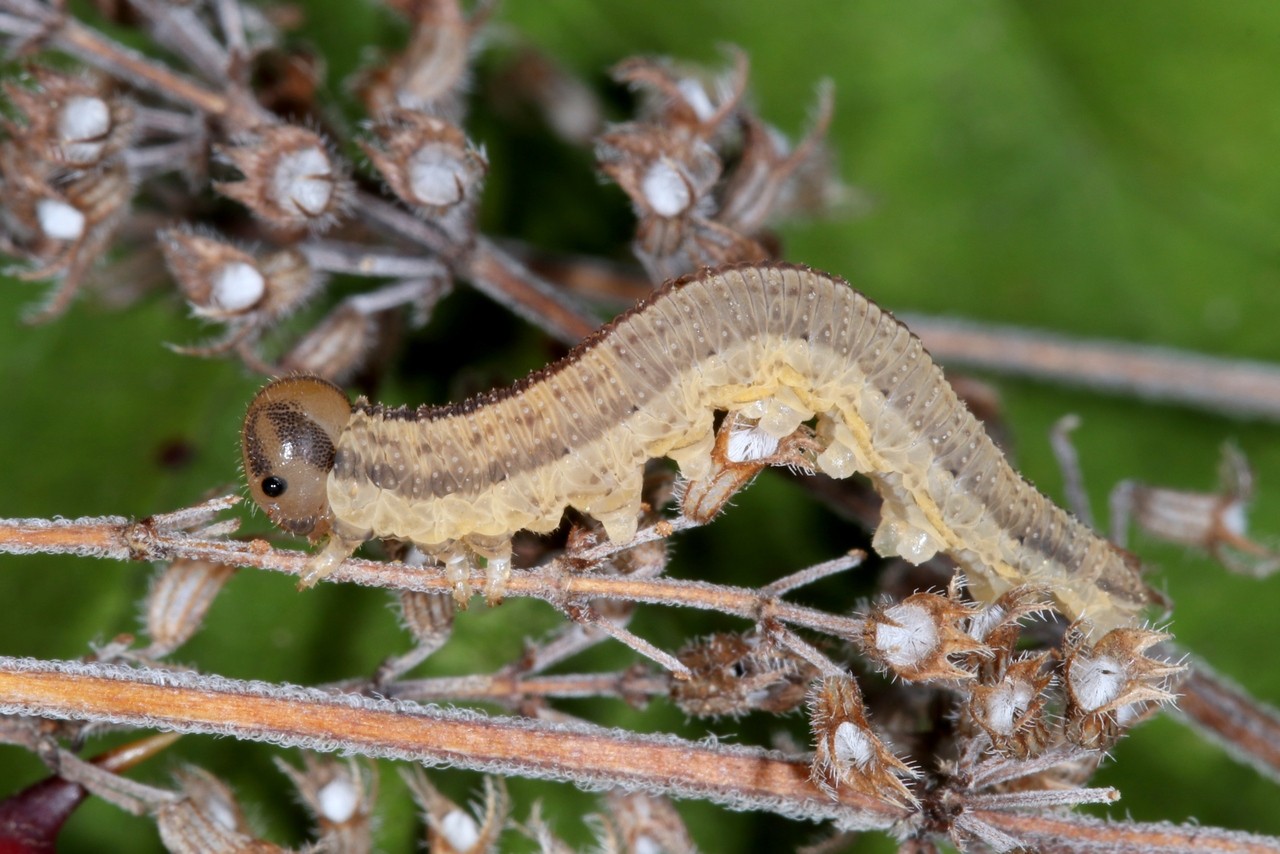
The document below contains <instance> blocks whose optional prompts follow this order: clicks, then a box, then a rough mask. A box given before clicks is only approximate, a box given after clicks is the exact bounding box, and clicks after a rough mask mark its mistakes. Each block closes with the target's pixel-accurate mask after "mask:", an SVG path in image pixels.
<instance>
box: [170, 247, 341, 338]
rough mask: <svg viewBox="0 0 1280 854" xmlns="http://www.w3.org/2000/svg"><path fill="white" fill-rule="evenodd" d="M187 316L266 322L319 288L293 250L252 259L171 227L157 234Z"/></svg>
mask: <svg viewBox="0 0 1280 854" xmlns="http://www.w3.org/2000/svg"><path fill="white" fill-rule="evenodd" d="M158 240H159V243H160V248H161V251H162V252H163V253H164V259H165V263H166V265H167V266H168V267H169V271H170V272H171V273H172V274H173V277H174V278H175V279H176V280H177V281H178V285H179V287H180V288H181V289H182V294H183V296H185V297H186V298H187V301H188V302H189V303H190V304H191V309H192V311H193V312H194V313H195V314H197V315H199V316H201V317H206V318H209V319H212V320H223V321H232V320H235V321H244V322H250V323H258V322H265V321H267V320H271V319H274V318H278V317H280V316H281V315H282V314H285V313H287V312H289V311H291V310H292V309H294V308H296V307H297V306H298V305H299V304H300V303H301V302H302V301H303V300H304V299H306V298H307V297H308V296H310V295H311V293H312V291H313V290H314V289H315V287H316V285H317V284H318V282H317V280H316V278H315V277H314V276H313V275H312V273H311V268H310V267H309V266H308V265H307V263H306V259H305V258H304V257H303V256H302V254H301V253H300V252H297V251H295V250H289V249H286V250H282V251H280V252H274V253H271V254H269V255H266V256H263V257H261V258H257V257H255V256H253V255H251V254H250V253H248V252H246V251H245V250H243V249H240V248H238V247H236V246H233V245H231V244H230V243H227V242H225V241H223V240H221V239H220V238H217V237H214V236H211V235H207V234H201V233H199V232H195V231H190V230H188V229H185V228H171V229H167V230H165V231H162V232H160V234H159V235H158Z"/></svg>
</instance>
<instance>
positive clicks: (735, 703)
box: [671, 634, 818, 717]
mask: <svg viewBox="0 0 1280 854" xmlns="http://www.w3.org/2000/svg"><path fill="white" fill-rule="evenodd" d="M677 657H678V658H679V659H680V663H681V664H684V665H685V666H686V667H688V668H689V670H690V672H691V675H690V678H689V679H686V680H677V681H673V682H672V684H671V699H672V701H673V702H674V703H675V704H676V705H677V706H679V707H680V708H681V709H682V710H683V711H684V712H685V713H686V714H690V715H695V716H698V717H718V716H720V715H734V716H737V715H744V714H747V713H748V712H753V711H765V712H771V713H774V714H785V713H786V712H789V711H791V710H792V709H794V708H796V707H797V706H799V705H800V703H801V702H803V701H804V698H805V691H806V688H807V687H808V684H809V682H810V681H812V680H813V679H814V678H815V677H817V676H818V672H817V670H816V668H814V667H813V665H811V664H809V663H808V662H806V661H803V660H801V659H798V658H796V657H795V656H792V655H788V654H787V653H786V652H785V651H783V650H779V649H777V648H776V647H774V646H773V645H772V644H770V643H768V642H767V641H766V640H764V639H763V638H761V637H760V636H759V635H754V634H750V635H736V634H717V635H712V636H711V637H709V638H707V639H705V640H704V641H701V642H700V643H697V644H695V645H693V646H690V647H687V648H686V649H684V650H682V651H681V652H680V653H679V654H678V655H677Z"/></svg>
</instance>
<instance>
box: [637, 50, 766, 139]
mask: <svg viewBox="0 0 1280 854" xmlns="http://www.w3.org/2000/svg"><path fill="white" fill-rule="evenodd" d="M729 55H730V58H731V60H732V62H733V68H732V69H731V70H730V71H729V72H727V73H724V74H721V75H718V76H712V77H708V75H706V74H705V73H703V72H702V71H700V70H696V69H682V68H679V67H677V66H676V65H675V64H673V63H672V62H670V61H669V60H666V59H662V58H651V57H634V58H631V59H626V60H623V61H622V62H620V63H618V64H617V65H616V66H614V68H613V72H612V73H613V79H614V80H617V81H618V82H619V83H623V84H626V85H627V86H630V87H631V88H632V89H635V90H637V91H638V92H639V93H640V95H641V96H642V98H643V99H644V103H643V105H642V114H643V116H644V118H645V120H646V121H647V122H649V123H652V124H655V125H661V126H663V127H665V128H667V129H668V130H669V132H670V133H673V134H677V135H682V136H698V137H702V138H703V139H710V138H711V137H712V136H713V135H714V134H715V133H716V132H717V131H718V130H719V129H720V127H721V126H722V125H723V124H724V122H725V120H726V119H728V118H729V116H731V115H733V113H734V111H735V110H736V109H737V107H738V104H739V103H740V102H741V101H742V96H743V94H744V93H745V92H746V89H747V72H748V67H749V66H748V62H747V55H746V54H745V53H743V52H742V51H740V50H738V49H736V48H732V49H730V51H729Z"/></svg>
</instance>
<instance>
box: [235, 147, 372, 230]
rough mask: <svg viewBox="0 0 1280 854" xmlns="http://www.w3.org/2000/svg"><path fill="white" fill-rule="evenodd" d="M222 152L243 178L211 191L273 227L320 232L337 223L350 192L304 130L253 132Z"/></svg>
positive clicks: (340, 169) (336, 165)
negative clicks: (221, 195) (237, 204)
mask: <svg viewBox="0 0 1280 854" xmlns="http://www.w3.org/2000/svg"><path fill="white" fill-rule="evenodd" d="M223 154H224V155H225V156H226V157H227V159H228V160H229V161H230V162H231V163H232V164H234V165H235V167H236V168H237V169H239V170H240V172H241V174H242V175H243V176H244V177H243V179H242V180H240V181H222V182H217V183H215V184H214V189H216V190H217V191H218V192H220V193H222V194H223V195H225V196H228V197H230V198H232V199H235V200H236V201H238V202H240V203H241V204H242V205H244V206H245V207H247V208H248V209H249V210H251V211H252V212H253V213H254V214H255V215H256V216H259V217H261V218H262V220H263V221H264V222H266V223H267V224H269V225H271V226H274V227H276V228H280V229H284V230H288V231H293V230H297V229H302V228H305V229H310V230H312V231H323V230H325V229H327V228H329V227H330V226H332V225H333V224H334V223H335V222H337V221H338V218H339V217H340V216H341V215H342V213H343V211H345V210H346V208H347V207H348V205H349V204H350V201H351V196H352V194H353V193H354V187H353V185H352V183H351V179H350V178H348V177H347V174H346V171H345V167H344V166H343V165H342V164H341V163H340V162H339V161H338V159H337V157H336V155H335V154H334V153H333V152H332V151H330V150H329V147H328V146H327V145H326V144H325V142H324V140H323V139H321V138H320V136H319V135H318V134H316V133H314V132H313V131H310V130H307V129H306V128H301V127H297V126H295V125H277V126H273V127H264V128H258V129H257V130H255V131H253V132H252V133H249V134H246V135H244V136H243V137H241V138H240V139H239V140H237V144H235V145H233V146H231V147H229V148H226V149H223Z"/></svg>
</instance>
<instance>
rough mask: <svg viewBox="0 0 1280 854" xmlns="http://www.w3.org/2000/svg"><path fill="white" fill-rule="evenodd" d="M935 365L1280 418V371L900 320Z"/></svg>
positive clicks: (1001, 329) (1013, 331) (907, 317)
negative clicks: (946, 365) (934, 359)
mask: <svg viewBox="0 0 1280 854" xmlns="http://www.w3.org/2000/svg"><path fill="white" fill-rule="evenodd" d="M899 317H900V318H901V319H902V320H903V322H904V323H906V324H907V326H908V327H910V328H911V330H912V331H914V332H915V333H916V334H917V335H919V336H920V338H921V339H923V340H924V343H925V346H926V347H928V348H929V351H930V352H931V353H932V354H933V355H934V357H935V358H937V359H938V361H940V362H944V363H947V364H952V365H957V366H961V367H966V368H977V369H980V370H989V371H995V372H997V373H1001V374H1012V375H1015V376H1026V377H1032V378H1035V379H1045V380H1057V381H1059V382H1064V383H1069V384H1072V385H1083V386H1087V387H1088V388H1092V389H1097V390H1100V391H1111V392H1116V393H1119V394H1128V395H1133V396H1135V397H1140V398H1144V399H1147V400H1154V401H1163V402H1169V403H1180V404H1183V405H1186V406H1192V407H1195V408H1197V409H1205V410H1208V411H1210V412H1216V413H1222V412H1228V413H1234V414H1236V415H1242V416H1252V417H1257V418H1267V419H1271V420H1280V366H1277V365H1273V364H1268V363H1266V362H1251V361H1247V360H1244V359H1222V358H1216V357H1213V356H1205V355H1200V354H1196V353H1187V352H1184V351H1179V350H1173V349H1169V348H1165V347H1150V346H1143V345H1138V344H1124V343H1119V342H1114V341H1077V340H1072V339H1070V338H1066V337H1064V336H1060V335H1055V334H1053V333H1049V332H1044V331H1040V330H1028V329H1019V328H1017V327H1011V326H996V325H991V324H984V323H977V322H974V321H968V320H964V321H961V320H953V319H947V318H939V317H929V316H926V315H919V314H903V315H899Z"/></svg>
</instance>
